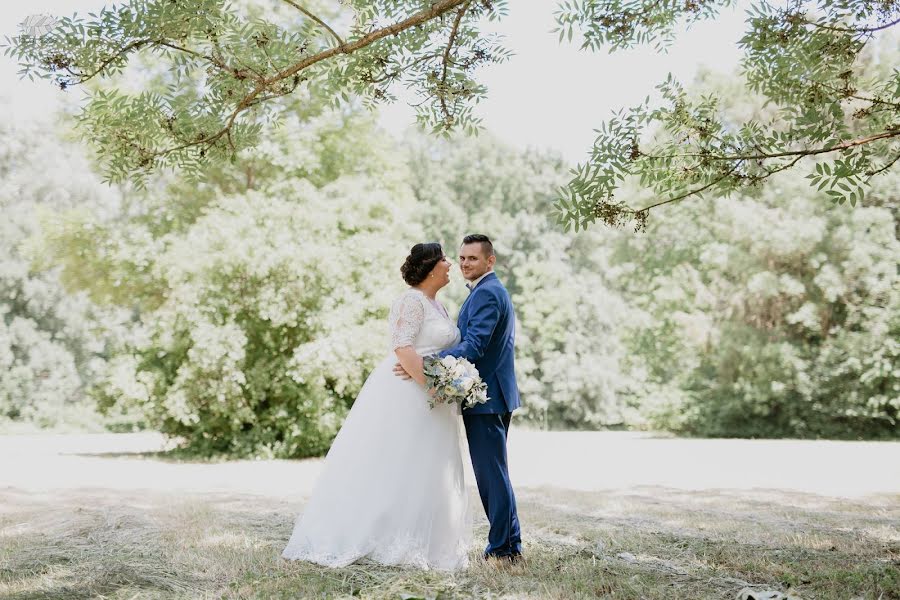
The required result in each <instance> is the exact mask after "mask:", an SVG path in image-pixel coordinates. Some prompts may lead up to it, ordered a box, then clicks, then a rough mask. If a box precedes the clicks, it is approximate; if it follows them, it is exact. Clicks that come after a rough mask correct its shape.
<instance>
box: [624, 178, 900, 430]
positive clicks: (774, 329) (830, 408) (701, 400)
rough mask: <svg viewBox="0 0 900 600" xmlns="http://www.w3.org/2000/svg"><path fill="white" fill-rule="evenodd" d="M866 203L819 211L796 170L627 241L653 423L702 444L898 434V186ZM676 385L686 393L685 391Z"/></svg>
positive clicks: (644, 391)
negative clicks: (702, 439) (703, 438)
mask: <svg viewBox="0 0 900 600" xmlns="http://www.w3.org/2000/svg"><path fill="white" fill-rule="evenodd" d="M892 179H893V182H891V181H888V180H885V181H884V182H883V183H882V184H881V185H879V186H876V187H874V189H873V191H872V193H871V194H870V196H869V198H868V205H866V206H857V207H856V208H855V209H849V208H847V207H844V206H839V205H829V204H826V203H823V202H821V200H820V199H818V198H816V197H815V195H814V194H813V193H812V192H811V191H810V190H809V189H808V188H807V187H806V182H805V181H804V180H803V179H802V178H799V177H797V176H795V175H785V176H782V177H779V178H777V179H776V180H775V181H773V184H772V185H771V186H768V187H765V188H763V189H762V190H761V191H760V193H758V194H755V195H754V196H744V197H741V198H736V199H734V200H733V201H731V202H719V201H714V200H710V201H706V202H704V203H702V204H699V205H684V206H678V207H675V208H673V209H671V211H672V215H671V216H672V218H671V220H670V223H677V226H676V227H673V228H668V227H666V228H661V227H658V226H657V225H655V224H654V223H653V221H651V223H650V226H649V227H648V231H647V232H646V233H644V234H638V235H623V236H622V238H621V239H620V242H619V244H620V247H619V249H618V251H617V253H618V255H619V256H620V257H622V260H621V262H620V263H619V264H618V265H617V271H616V272H617V273H618V277H617V278H618V282H619V285H620V286H621V288H622V289H623V290H624V292H625V295H626V298H628V299H629V301H630V302H631V303H633V304H634V305H635V306H636V307H637V308H639V309H640V310H641V311H644V313H645V315H646V317H645V318H644V319H637V320H635V321H633V322H632V323H631V324H630V326H629V329H630V331H631V333H630V335H626V336H625V339H627V340H630V345H631V350H632V356H633V360H634V363H635V365H634V366H635V368H639V369H641V370H642V377H641V378H642V379H643V380H644V382H645V383H644V385H643V387H642V388H641V389H639V390H638V391H637V393H638V395H639V397H641V398H643V400H642V402H643V410H644V412H645V414H646V415H647V416H648V418H649V420H650V422H651V423H652V424H653V425H654V426H656V427H660V428H664V429H670V430H674V431H679V432H685V433H693V434H698V435H715V436H758V437H781V436H794V437H838V438H880V437H884V438H891V437H896V436H897V435H898V432H900V422H898V420H900V369H898V367H897V365H898V364H900V343H898V341H897V340H898V339H900V279H898V274H897V270H896V259H897V257H898V256H900V242H898V240H897V236H896V231H897V222H896V217H895V215H894V214H893V213H892V211H891V210H889V209H888V208H886V206H881V204H884V205H890V204H891V203H892V202H895V201H896V189H897V187H896V186H897V183H898V182H897V178H896V176H894V177H893V178H892ZM671 388H675V389H677V390H679V392H678V393H673V392H672V390H671Z"/></svg>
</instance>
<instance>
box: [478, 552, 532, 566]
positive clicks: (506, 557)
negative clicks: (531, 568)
mask: <svg viewBox="0 0 900 600" xmlns="http://www.w3.org/2000/svg"><path fill="white" fill-rule="evenodd" d="M482 558H484V560H487V561H491V560H495V561H497V562H502V563H510V564H513V565H518V564H522V565H524V564H525V557H524V556H522V553H521V552H516V553H514V554H485V555H483V557H482Z"/></svg>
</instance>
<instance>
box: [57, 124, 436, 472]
mask: <svg viewBox="0 0 900 600" xmlns="http://www.w3.org/2000/svg"><path fill="white" fill-rule="evenodd" d="M318 113H319V114H318V115H317V116H315V117H310V118H308V119H306V120H300V119H287V120H285V121H284V122H283V123H282V126H281V127H279V128H278V129H277V130H271V131H266V137H265V139H266V143H265V144H263V145H261V146H260V147H259V148H256V149H254V151H253V152H250V151H245V152H244V153H242V155H241V156H239V157H238V159H237V161H236V163H235V164H233V165H224V166H217V167H215V168H214V170H213V171H212V172H211V173H209V174H207V175H206V176H205V177H204V180H205V181H206V182H207V183H205V184H203V186H201V187H200V188H199V189H198V188H196V186H192V185H191V184H190V183H189V182H185V181H183V180H180V179H178V178H174V179H173V180H171V181H156V182H154V183H155V184H156V185H154V186H152V187H150V188H148V189H147V190H146V191H140V192H134V193H133V195H132V198H131V200H130V203H129V210H127V211H124V212H122V213H120V214H118V215H117V216H116V218H114V219H110V220H106V221H104V220H103V219H102V218H101V217H100V215H97V214H94V213H92V212H91V211H89V210H86V209H85V208H84V207H81V208H80V209H77V210H70V211H61V212H59V213H56V214H52V215H48V216H47V217H45V219H44V228H45V239H44V242H43V244H42V247H43V252H44V257H43V260H44V261H46V262H48V263H50V264H59V265H61V266H62V274H63V277H64V278H69V280H70V281H71V282H72V285H73V286H76V287H77V288H79V289H83V290H86V291H87V292H89V293H90V294H91V295H92V296H93V297H94V298H96V299H97V301H102V302H106V303H112V304H117V305H123V306H128V307H131V308H133V309H134V310H136V311H137V312H138V313H139V315H140V322H141V326H140V328H139V330H138V331H137V333H136V335H135V336H134V339H132V340H130V341H128V342H127V343H124V344H121V345H120V346H119V347H117V348H116V352H115V356H114V357H113V358H112V359H111V361H110V364H109V367H108V369H106V371H105V373H104V376H103V377H102V378H101V379H100V380H99V381H98V382H96V384H95V385H94V386H93V388H92V390H91V391H92V394H93V395H94V396H95V397H96V398H97V400H98V401H99V403H100V405H101V407H102V408H104V409H105V410H125V411H129V412H135V411H136V412H138V413H139V414H142V415H144V417H145V420H146V423H147V424H148V425H149V426H151V427H153V428H156V429H158V430H160V431H162V432H163V433H166V434H168V435H171V436H175V437H177V438H180V439H181V440H182V441H183V444H184V447H185V448H186V449H187V450H189V451H191V452H194V453H202V454H211V453H227V454H231V455H241V456H283V457H288V456H293V457H296V456H309V455H317V454H321V453H323V452H324V451H325V450H327V449H328V447H329V445H330V443H331V440H332V438H333V437H334V435H335V434H336V433H337V430H338V428H339V427H340V424H341V422H342V421H343V417H344V415H345V414H346V412H347V410H348V409H349V407H350V406H351V405H352V402H353V399H354V398H355V397H356V394H357V392H358V391H359V388H360V387H361V385H362V383H363V381H364V379H365V377H366V375H367V374H368V372H369V371H370V370H371V368H372V367H373V365H374V363H375V361H376V360H377V359H379V358H381V357H382V356H384V355H385V354H386V353H387V347H386V339H385V323H384V321H385V319H386V316H387V314H386V312H387V308H388V307H389V305H390V301H391V299H392V298H393V297H394V296H395V295H396V294H397V293H399V291H400V290H401V289H402V287H403V284H402V280H400V278H399V274H398V273H399V265H400V264H401V263H402V260H403V256H404V252H405V251H406V250H407V249H408V247H409V246H410V245H411V244H412V243H414V242H415V241H418V240H419V239H420V237H421V234H420V232H419V230H418V229H417V226H416V224H415V223H414V222H412V221H410V220H409V219H407V218H406V215H408V214H411V213H413V212H415V200H414V198H413V197H412V195H411V194H410V192H409V189H408V187H406V186H405V177H406V171H405V170H404V167H403V165H402V160H399V159H397V158H396V157H395V156H394V155H393V154H392V150H391V148H390V147H389V146H387V145H386V144H385V142H384V140H383V139H382V138H381V137H379V136H377V135H376V134H375V132H374V128H373V123H372V120H371V117H369V116H367V115H361V114H359V113H344V112H340V111H331V110H319V111H318ZM374 155H377V156H379V157H381V159H380V160H373V159H372V158H371V157H372V156H374ZM394 164H399V167H398V166H392V165H394ZM248 173H249V175H248ZM335 206H339V207H341V210H339V211H335V210H333V208H334V207H335ZM392 282H393V283H392ZM123 288H124V289H123Z"/></svg>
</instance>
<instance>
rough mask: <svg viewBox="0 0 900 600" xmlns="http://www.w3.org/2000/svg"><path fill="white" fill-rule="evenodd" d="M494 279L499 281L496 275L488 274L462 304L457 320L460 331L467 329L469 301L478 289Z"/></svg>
mask: <svg viewBox="0 0 900 600" xmlns="http://www.w3.org/2000/svg"><path fill="white" fill-rule="evenodd" d="M492 279H497V275H496V274H494V273H488V274H487V275H486V276H485V277H484V279H482V280H481V281H479V282H478V285H476V286H475V287H474V288H473V289H472V291H471V292H469V296H468V297H467V298H466V300H465V302H463V303H462V306H460V307H459V316H458V317H457V318H456V326H457V327H459V329H460V330H461V331H462V330H465V327H464V325H465V322H466V319H465V317H467V316H468V315H467V314H466V306H467V305H468V304H469V299H471V298H472V294H474V293H475V290H477V289H478V288H480V287H481V286H482V285H484V284H485V283H487V282H488V281H490V280H492Z"/></svg>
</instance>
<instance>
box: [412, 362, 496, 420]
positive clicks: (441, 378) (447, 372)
mask: <svg viewBox="0 0 900 600" xmlns="http://www.w3.org/2000/svg"><path fill="white" fill-rule="evenodd" d="M425 389H426V390H428V391H429V392H432V393H430V394H429V395H428V398H429V400H428V404H429V406H431V408H434V405H435V404H436V403H438V402H447V403H448V404H449V403H451V402H458V403H459V404H460V405H462V406H465V407H471V406H475V405H476V404H484V403H485V402H487V401H488V397H487V384H486V383H485V382H483V381H482V380H481V375H479V374H478V369H476V368H475V365H473V364H472V363H470V362H469V361H468V360H466V359H465V358H456V357H455V356H445V357H444V358H436V357H433V356H427V357H425Z"/></svg>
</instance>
